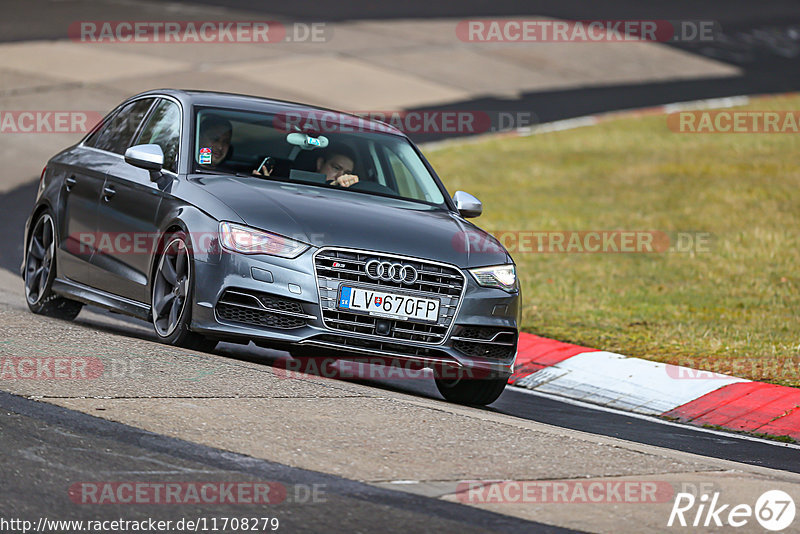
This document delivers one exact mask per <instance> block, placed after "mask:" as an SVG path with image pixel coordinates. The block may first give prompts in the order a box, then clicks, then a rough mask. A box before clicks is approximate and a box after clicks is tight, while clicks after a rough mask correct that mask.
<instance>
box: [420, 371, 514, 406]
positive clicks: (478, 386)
mask: <svg viewBox="0 0 800 534" xmlns="http://www.w3.org/2000/svg"><path fill="white" fill-rule="evenodd" d="M507 382H508V378H486V379H474V378H473V379H466V378H456V379H443V378H437V379H436V388H437V389H438V390H439V393H441V394H442V396H443V397H444V398H445V400H448V401H450V402H455V403H457V404H479V405H482V406H485V405H487V404H491V403H493V402H494V401H496V400H497V398H498V397H499V396H500V394H501V393H503V390H504V389H505V388H506V383H507Z"/></svg>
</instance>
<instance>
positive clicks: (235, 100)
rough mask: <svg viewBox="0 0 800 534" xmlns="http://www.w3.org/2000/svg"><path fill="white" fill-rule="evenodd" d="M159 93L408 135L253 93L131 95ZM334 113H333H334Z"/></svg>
mask: <svg viewBox="0 0 800 534" xmlns="http://www.w3.org/2000/svg"><path fill="white" fill-rule="evenodd" d="M157 95H167V96H171V97H173V98H176V99H177V100H179V101H180V102H181V103H182V104H183V105H184V106H208V107H225V108H234V109H240V110H247V111H256V112H262V113H271V114H279V113H296V114H298V115H299V116H300V117H311V118H317V119H319V118H323V117H324V118H325V119H326V120H329V121H334V122H341V123H342V124H343V125H350V126H352V123H353V122H354V121H355V122H356V123H357V124H358V128H359V130H361V131H374V132H379V133H389V134H392V135H398V136H401V137H407V136H406V135H405V134H404V133H403V132H402V131H400V130H398V129H397V128H395V127H394V126H392V125H390V124H387V123H385V122H382V121H378V120H374V119H368V118H365V117H360V116H358V115H355V114H353V113H347V112H344V111H337V110H335V109H328V108H323V107H317V106H311V105H308V104H302V103H299V102H289V101H285V100H277V99H271V98H263V97H259V96H252V95H242V94H236V93H223V92H217V91H200V90H195V89H154V90H151V91H145V92H144V93H139V94H138V95H135V96H132V97H131V99H134V98H141V97H143V96H157ZM331 114H334V115H333V116H332V115H331Z"/></svg>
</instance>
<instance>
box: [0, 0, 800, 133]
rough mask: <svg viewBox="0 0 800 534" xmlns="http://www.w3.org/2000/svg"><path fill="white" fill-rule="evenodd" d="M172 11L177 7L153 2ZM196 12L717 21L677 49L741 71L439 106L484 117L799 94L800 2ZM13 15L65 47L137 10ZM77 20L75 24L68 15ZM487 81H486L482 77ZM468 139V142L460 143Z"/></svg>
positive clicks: (101, 5) (78, 3)
mask: <svg viewBox="0 0 800 534" xmlns="http://www.w3.org/2000/svg"><path fill="white" fill-rule="evenodd" d="M155 1H157V2H163V3H164V4H165V5H167V4H170V3H172V2H171V1H170V0H155ZM193 3H194V4H197V5H208V6H210V7H223V8H232V9H238V10H246V11H249V12H256V13H258V12H261V13H264V14H265V15H269V16H276V17H283V18H285V19H293V20H307V21H330V22H339V21H346V20H386V19H414V18H419V19H426V18H428V19H429V18H441V17H447V18H458V17H464V18H469V17H525V16H533V15H540V16H547V17H556V18H563V19H568V20H595V19H599V20H638V19H644V20H668V21H679V20H695V21H697V20H704V21H714V22H716V23H717V24H718V25H719V27H720V28H721V31H722V34H723V38H720V39H718V40H716V41H715V42H711V43H700V44H697V43H694V44H693V43H678V44H670V46H675V47H677V48H680V49H681V50H683V51H685V52H688V53H691V54H699V55H702V56H705V57H710V58H713V59H715V60H717V61H721V62H724V63H729V64H731V65H734V66H736V67H738V68H740V69H741V70H742V75H741V76H739V77H735V78H713V77H709V78H706V79H703V78H700V79H693V80H689V81H663V82H654V83H644V84H620V85H604V86H602V87H579V88H575V89H571V90H557V91H536V92H525V93H522V94H520V95H518V96H517V97H516V98H494V97H492V98H478V99H471V100H464V101H459V102H450V103H448V104H447V105H443V106H437V109H438V110H440V111H443V110H465V109H479V110H483V111H485V112H487V113H490V114H492V113H501V112H509V113H517V112H520V111H525V112H528V113H531V114H532V115H531V116H532V117H535V120H536V121H538V122H550V121H555V120H561V119H567V118H573V117H579V116H583V115H589V114H593V113H601V112H606V111H615V110H621V109H631V108H642V107H651V106H658V105H662V104H667V103H671V102H681V101H688V100H698V99H703V98H720V97H727V96H734V95H754V94H771V93H783V92H792V91H798V90H800V68H799V67H800V9H798V6H797V4H796V2H793V1H790V0H780V1H773V2H761V3H759V2H752V1H748V0H734V1H726V0H713V1H708V2H694V1H691V0H682V1H676V2H673V1H657V2H637V1H636V0H616V1H609V2H595V1H591V0H566V1H563V2H545V1H541V0H539V1H530V2H519V1H517V0H497V1H493V2H490V3H488V2H482V1H479V0H465V1H458V0H447V1H441V2H430V1H428V0H410V1H405V2H374V1H369V0H354V1H350V2H319V1H311V0H299V1H293V2H285V1H278V0H266V1H262V2H252V1H249V0H199V1H195V2H193ZM9 4H13V9H6V10H4V12H9V11H11V12H12V15H11V16H10V17H8V18H6V19H5V20H4V21H0V41H21V40H29V39H64V38H66V36H65V35H64V32H65V30H64V20H65V17H67V19H66V20H80V19H81V17H83V18H89V15H88V14H87V13H91V17H90V18H91V19H93V20H124V19H131V18H134V19H135V18H136V12H137V10H136V6H135V4H134V3H132V2H110V3H109V2H91V1H89V0H75V1H74V2H63V3H55V4H48V6H47V9H46V11H44V12H43V9H42V6H41V5H40V4H41V0H34V1H31V2H25V3H21V2H10V1H9V0H4V1H3V2H0V5H9ZM70 13H71V16H70ZM476 76H480V73H476ZM461 135H466V134H461ZM437 139H441V136H440V135H436V134H426V135H418V136H415V137H414V140H415V141H418V142H424V141H433V140H437Z"/></svg>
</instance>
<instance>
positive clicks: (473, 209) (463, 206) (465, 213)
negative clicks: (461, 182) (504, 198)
mask: <svg viewBox="0 0 800 534" xmlns="http://www.w3.org/2000/svg"><path fill="white" fill-rule="evenodd" d="M453 202H455V203H456V209H457V210H458V212H459V213H460V214H461V216H462V217H464V218H466V219H469V218H471V217H478V216H479V215H480V214H481V213H483V204H481V201H480V200H478V199H477V198H475V197H474V196H472V195H470V194H469V193H465V192H464V191H456V194H455V195H453Z"/></svg>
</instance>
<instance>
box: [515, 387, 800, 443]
mask: <svg viewBox="0 0 800 534" xmlns="http://www.w3.org/2000/svg"><path fill="white" fill-rule="evenodd" d="M507 389H509V390H510V391H518V392H520V393H525V394H527V395H533V396H535V397H542V398H544V399H550V400H554V401H558V402H563V403H564V404H569V405H571V406H578V407H580V408H587V409H589V410H596V411H598V412H606V413H612V414H615V415H622V416H625V417H632V418H634V419H642V420H644V421H650V422H651V423H658V424H661V425H667V426H674V427H678V428H683V429H686V430H692V431H694V432H703V433H706V434H714V435H715V436H722V437H725V438H731V439H743V440H747V441H755V442H758V443H765V444H767V445H773V446H775V447H788V448H790V449H797V450H800V444H796V443H785V442H782V441H774V440H771V439H764V438H757V437H755V436H750V435H747V434H739V433H737V432H733V431H731V432H724V431H722V430H715V429H713V428H703V427H701V426H692V425H687V424H684V423H676V422H674V421H667V420H666V419H661V418H660V417H653V416H652V415H644V414H640V413H632V412H627V411H625V410H618V409H616V408H609V407H607V406H598V405H597V404H590V403H588V402H583V401H579V400H574V399H567V398H564V397H561V396H558V395H553V394H551V393H544V392H542V391H538V390H535V389H527V388H519V387H515V386H509V387H508V388H507ZM619 439H623V438H619Z"/></svg>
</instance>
